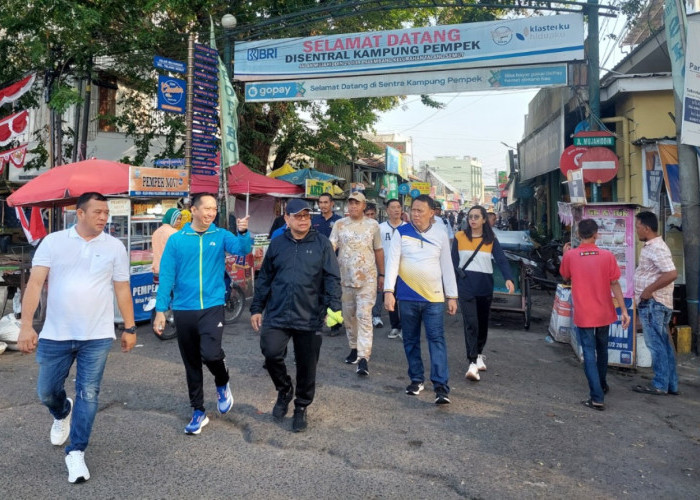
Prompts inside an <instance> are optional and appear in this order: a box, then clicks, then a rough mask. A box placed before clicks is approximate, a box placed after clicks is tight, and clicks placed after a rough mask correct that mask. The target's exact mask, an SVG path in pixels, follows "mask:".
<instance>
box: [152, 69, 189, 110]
mask: <svg viewBox="0 0 700 500" xmlns="http://www.w3.org/2000/svg"><path fill="white" fill-rule="evenodd" d="M186 88H187V82H186V81H185V80H181V79H179V78H172V77H169V76H163V75H158V104H157V108H158V109H160V110H162V111H169V112H171V113H180V114H183V113H184V112H185V97H186V95H187V92H185V89H186Z"/></svg>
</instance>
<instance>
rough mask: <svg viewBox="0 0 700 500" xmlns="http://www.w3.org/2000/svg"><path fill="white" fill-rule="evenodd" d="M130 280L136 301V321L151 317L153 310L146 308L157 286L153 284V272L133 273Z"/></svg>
mask: <svg viewBox="0 0 700 500" xmlns="http://www.w3.org/2000/svg"><path fill="white" fill-rule="evenodd" d="M129 282H130V285H131V296H132V298H133V301H134V319H135V320H136V321H146V320H149V319H151V311H150V310H149V311H146V310H145V309H144V308H145V307H146V306H147V305H148V301H149V300H150V298H151V296H152V295H153V291H154V289H155V288H157V285H155V284H153V273H152V272H146V273H139V274H132V275H131V278H130V280H129Z"/></svg>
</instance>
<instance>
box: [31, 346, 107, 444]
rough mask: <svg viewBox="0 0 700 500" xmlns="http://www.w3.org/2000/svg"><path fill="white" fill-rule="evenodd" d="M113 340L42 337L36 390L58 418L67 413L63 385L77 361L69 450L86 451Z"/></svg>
mask: <svg viewBox="0 0 700 500" xmlns="http://www.w3.org/2000/svg"><path fill="white" fill-rule="evenodd" d="M113 341H114V340H113V339H99V340H62V341H57V340H47V339H39V345H38V347H37V349H36V361H37V363H38V364H39V377H38V380H37V393H38V394H39V399H40V400H41V402H42V403H43V404H44V405H45V406H46V407H47V408H48V409H49V412H50V413H51V415H53V417H54V418H56V419H59V420H61V419H64V418H66V417H67V416H68V412H69V410H70V405H69V404H68V401H67V400H66V391H65V389H64V384H65V381H66V377H68V372H69V371H70V368H71V366H72V365H73V362H74V361H76V362H77V369H76V376H75V402H74V403H73V417H72V419H71V424H70V444H69V445H68V446H67V447H66V453H70V452H71V451H74V450H77V451H85V449H86V448H87V445H88V441H89V439H90V432H91V431H92V423H93V422H94V421H95V415H97V396H98V395H99V393H100V382H102V374H103V373H104V369H105V364H106V363H107V355H108V354H109V351H110V349H111V347H112V342H113Z"/></svg>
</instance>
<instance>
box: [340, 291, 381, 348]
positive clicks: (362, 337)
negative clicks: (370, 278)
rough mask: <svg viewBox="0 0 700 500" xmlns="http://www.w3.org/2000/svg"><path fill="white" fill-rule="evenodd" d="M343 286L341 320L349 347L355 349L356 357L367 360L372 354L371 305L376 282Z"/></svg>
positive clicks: (375, 296) (375, 295)
mask: <svg viewBox="0 0 700 500" xmlns="http://www.w3.org/2000/svg"><path fill="white" fill-rule="evenodd" d="M342 288H343V297H342V303H343V321H344V322H345V331H346V332H347V335H348V343H349V344H350V349H357V357H358V358H365V359H367V360H369V357H370V355H371V354H372V336H373V334H374V329H373V327H372V307H373V306H374V301H375V300H376V299H377V284H376V283H371V284H368V285H365V286H362V287H358V288H355V287H349V286H344V287H342Z"/></svg>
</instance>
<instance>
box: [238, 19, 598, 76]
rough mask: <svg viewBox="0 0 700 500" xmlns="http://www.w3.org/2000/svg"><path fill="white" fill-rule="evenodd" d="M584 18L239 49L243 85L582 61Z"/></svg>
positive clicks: (286, 40)
mask: <svg viewBox="0 0 700 500" xmlns="http://www.w3.org/2000/svg"><path fill="white" fill-rule="evenodd" d="M583 38H584V31H583V16H582V15H581V14H566V15H554V16H541V17H530V18H523V19H504V20H499V21H487V22H480V23H469V24H455V25H446V26H431V27H426V28H412V29H406V30H392V31H372V32H366V33H346V34H342V35H332V36H316V37H307V38H281V39H277V40H258V41H253V42H241V43H237V44H236V49H235V58H234V60H235V64H234V74H235V75H236V78H237V79H239V80H242V81H248V82H255V81H267V80H298V79H304V78H324V77H326V78H327V77H333V76H336V77H337V76H361V75H370V74H377V73H415V72H421V71H436V70H457V69H467V68H488V67H498V66H511V65H516V64H517V65H527V64H542V63H556V62H565V61H574V60H582V59H583V57H584V55H583Z"/></svg>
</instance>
